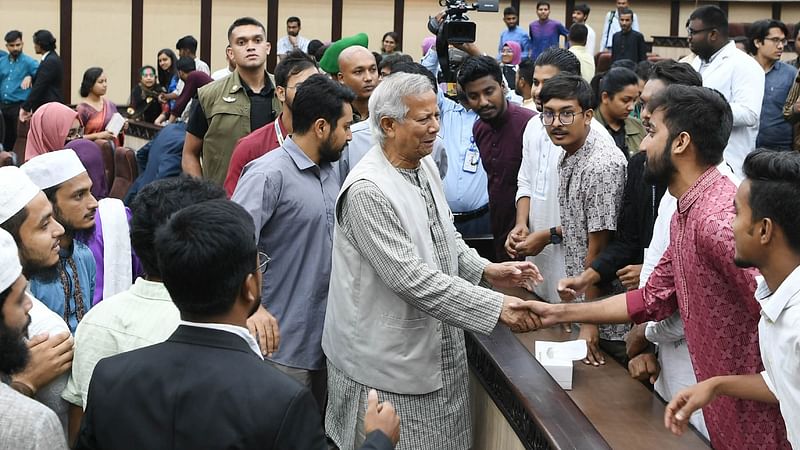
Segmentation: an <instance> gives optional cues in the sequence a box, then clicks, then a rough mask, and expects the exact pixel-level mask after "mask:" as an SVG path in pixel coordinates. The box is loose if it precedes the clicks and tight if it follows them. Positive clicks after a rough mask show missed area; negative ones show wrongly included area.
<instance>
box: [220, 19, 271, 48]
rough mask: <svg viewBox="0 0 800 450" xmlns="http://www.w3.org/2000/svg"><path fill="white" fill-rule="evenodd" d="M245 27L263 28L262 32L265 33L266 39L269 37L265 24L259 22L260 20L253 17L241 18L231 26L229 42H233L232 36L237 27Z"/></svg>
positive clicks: (229, 28)
mask: <svg viewBox="0 0 800 450" xmlns="http://www.w3.org/2000/svg"><path fill="white" fill-rule="evenodd" d="M245 25H253V26H256V27H259V28H261V31H262V32H263V33H264V38H265V39H266V37H267V29H266V28H264V24H263V23H261V22H259V21H258V20H256V19H254V18H252V17H240V18H238V19H236V20H234V21H233V23H232V24H231V26H229V27H228V42H230V41H231V35H232V34H233V30H234V29H236V28H237V27H243V26H245Z"/></svg>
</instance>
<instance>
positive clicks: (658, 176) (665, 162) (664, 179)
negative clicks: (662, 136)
mask: <svg viewBox="0 0 800 450" xmlns="http://www.w3.org/2000/svg"><path fill="white" fill-rule="evenodd" d="M669 142H670V143H668V144H667V145H666V146H664V151H663V152H662V153H661V157H660V158H658V159H657V161H658V163H657V164H647V163H645V165H644V181H645V183H647V184H655V185H668V184H669V181H670V179H671V178H672V174H674V173H675V170H676V169H675V164H673V163H672V153H671V151H670V150H671V146H672V144H671V142H672V139H670V140H669Z"/></svg>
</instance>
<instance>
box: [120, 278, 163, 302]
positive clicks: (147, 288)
mask: <svg viewBox="0 0 800 450" xmlns="http://www.w3.org/2000/svg"><path fill="white" fill-rule="evenodd" d="M130 292H131V293H132V294H134V295H136V296H139V297H142V298H146V299H148V300H157V301H162V302H171V301H172V297H170V295H169V292H167V287H166V286H164V283H161V282H158V281H149V280H145V279H144V278H141V277H139V278H137V279H136V281H135V282H134V283H133V286H131V289H130Z"/></svg>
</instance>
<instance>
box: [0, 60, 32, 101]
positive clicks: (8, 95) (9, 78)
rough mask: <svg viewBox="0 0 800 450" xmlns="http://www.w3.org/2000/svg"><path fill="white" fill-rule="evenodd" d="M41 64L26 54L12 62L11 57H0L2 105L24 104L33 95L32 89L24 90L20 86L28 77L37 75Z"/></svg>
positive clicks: (0, 97) (0, 99)
mask: <svg viewBox="0 0 800 450" xmlns="http://www.w3.org/2000/svg"><path fill="white" fill-rule="evenodd" d="M38 68H39V62H38V61H36V60H35V59H33V58H31V57H30V56H28V55H26V54H25V53H20V54H19V56H18V57H17V58H16V59H14V60H12V59H11V57H10V55H5V56H2V57H0V103H4V104H9V103H23V102H24V101H25V100H27V99H28V94H30V93H31V90H30V88H28V89H22V88H21V87H20V84H22V80H23V79H24V78H25V77H27V76H31V77H33V76H34V75H36V69H38Z"/></svg>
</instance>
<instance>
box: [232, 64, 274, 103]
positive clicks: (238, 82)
mask: <svg viewBox="0 0 800 450" xmlns="http://www.w3.org/2000/svg"><path fill="white" fill-rule="evenodd" d="M231 82H232V84H233V86H231V89H230V91H228V93H229V94H235V93H237V92H239V91H240V90H244V92H245V94H246V95H247V96H248V97H249V96H251V95H264V96H266V95H268V94H269V95H272V92H273V91H274V90H275V87H274V86H273V85H272V80H270V78H269V72H267V71H266V70H265V71H264V88H263V89H261V92H259V93H258V94H254V93H253V90H252V89H250V86H248V85H247V83H245V82H244V81H243V80H242V78H241V77H240V76H239V71H238V70H234V71H233V72H231Z"/></svg>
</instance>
